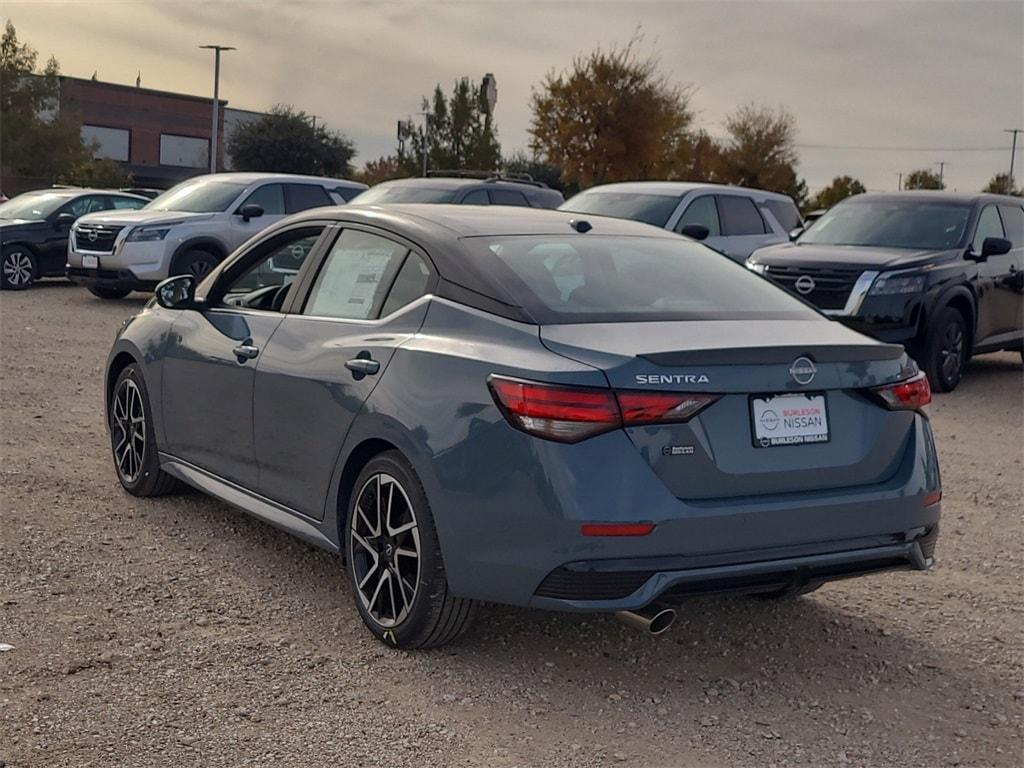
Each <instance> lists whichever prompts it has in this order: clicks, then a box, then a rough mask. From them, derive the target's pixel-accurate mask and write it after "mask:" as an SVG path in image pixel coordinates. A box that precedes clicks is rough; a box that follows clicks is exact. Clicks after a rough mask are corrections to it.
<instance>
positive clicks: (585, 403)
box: [488, 376, 719, 443]
mask: <svg viewBox="0 0 1024 768" xmlns="http://www.w3.org/2000/svg"><path fill="white" fill-rule="evenodd" d="M488 385H489V386H490V388H491V392H492V394H493V395H494V399H495V401H496V402H497V403H498V405H499V407H500V408H501V410H502V412H503V413H504V414H505V417H506V418H507V419H508V421H509V423H510V424H511V425H512V426H513V427H515V428H516V429H521V430H522V431H524V432H528V433H530V434H531V435H537V436H538V437H543V438H546V439H548V440H556V441H558V442H561V443H578V442H579V441H580V440H584V439H585V438H588V437H593V436H594V435H598V434H600V433H602V432H608V431H609V430H612V429H617V428H619V427H622V426H627V427H628V426H638V425H641V424H659V423H668V422H682V421H687V420H689V419H691V418H693V417H694V416H695V415H697V413H699V412H700V411H702V410H703V409H704V408H706V407H707V406H709V405H710V404H711V403H713V402H715V400H717V399H718V398H719V395H704V394H690V393H667V392H632V391H624V392H615V391H613V390H611V389H601V388H598V387H568V386H563V385H558V384H540V383H538V382H534V381H522V380H520V379H509V378H505V377H504V376H491V378H490V379H489V381H488Z"/></svg>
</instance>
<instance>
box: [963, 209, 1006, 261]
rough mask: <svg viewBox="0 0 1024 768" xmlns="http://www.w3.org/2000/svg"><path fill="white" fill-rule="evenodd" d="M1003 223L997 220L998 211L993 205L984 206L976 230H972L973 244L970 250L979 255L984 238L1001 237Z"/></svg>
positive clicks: (1002, 234)
mask: <svg viewBox="0 0 1024 768" xmlns="http://www.w3.org/2000/svg"><path fill="white" fill-rule="evenodd" d="M1003 236H1004V233H1003V222H1002V220H1001V219H1000V218H999V209H998V208H996V206H994V205H986V206H985V209H984V210H983V211H982V212H981V216H979V217H978V228H977V229H976V230H974V242H973V243H971V248H972V249H973V250H974V252H975V253H981V244H982V243H984V242H985V238H986V237H1003Z"/></svg>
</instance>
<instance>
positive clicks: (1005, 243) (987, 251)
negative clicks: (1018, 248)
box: [981, 237, 1013, 259]
mask: <svg viewBox="0 0 1024 768" xmlns="http://www.w3.org/2000/svg"><path fill="white" fill-rule="evenodd" d="M1011 248H1013V243H1011V242H1010V241H1009V240H1007V239H1006V238H1004V237H986V238H985V240H984V241H983V242H982V244H981V258H982V259H987V258H988V257H989V256H1002V255H1003V254H1004V253H1009V252H1010V249H1011Z"/></svg>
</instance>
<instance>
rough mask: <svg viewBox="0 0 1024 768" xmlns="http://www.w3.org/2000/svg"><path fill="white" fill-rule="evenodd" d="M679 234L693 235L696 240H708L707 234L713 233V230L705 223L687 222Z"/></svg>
mask: <svg viewBox="0 0 1024 768" xmlns="http://www.w3.org/2000/svg"><path fill="white" fill-rule="evenodd" d="M679 234H681V235H686V236H687V237H692V238H693V239H694V240H706V239H707V236H708V235H710V234H711V230H709V229H708V228H707V227H705V226H704V225H703V224H687V225H686V226H685V227H683V228H682V229H681V230H679Z"/></svg>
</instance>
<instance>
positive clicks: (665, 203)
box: [559, 192, 679, 227]
mask: <svg viewBox="0 0 1024 768" xmlns="http://www.w3.org/2000/svg"><path fill="white" fill-rule="evenodd" d="M677 205H679V198H678V197H675V196H671V195H635V194H632V193H630V192H581V193H580V194H578V195H576V196H575V197H573V198H571V199H570V200H569V201H568V202H567V203H565V204H564V205H562V207H561V208H560V209H559V210H562V211H572V212H573V213H593V214H595V215H597V216H612V217H614V218H616V219H632V220H633V221H642V222H643V223H644V224H653V225H654V226H656V227H664V226H665V225H666V224H667V223H668V219H669V216H671V215H672V212H673V211H675V209H676V206H677Z"/></svg>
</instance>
